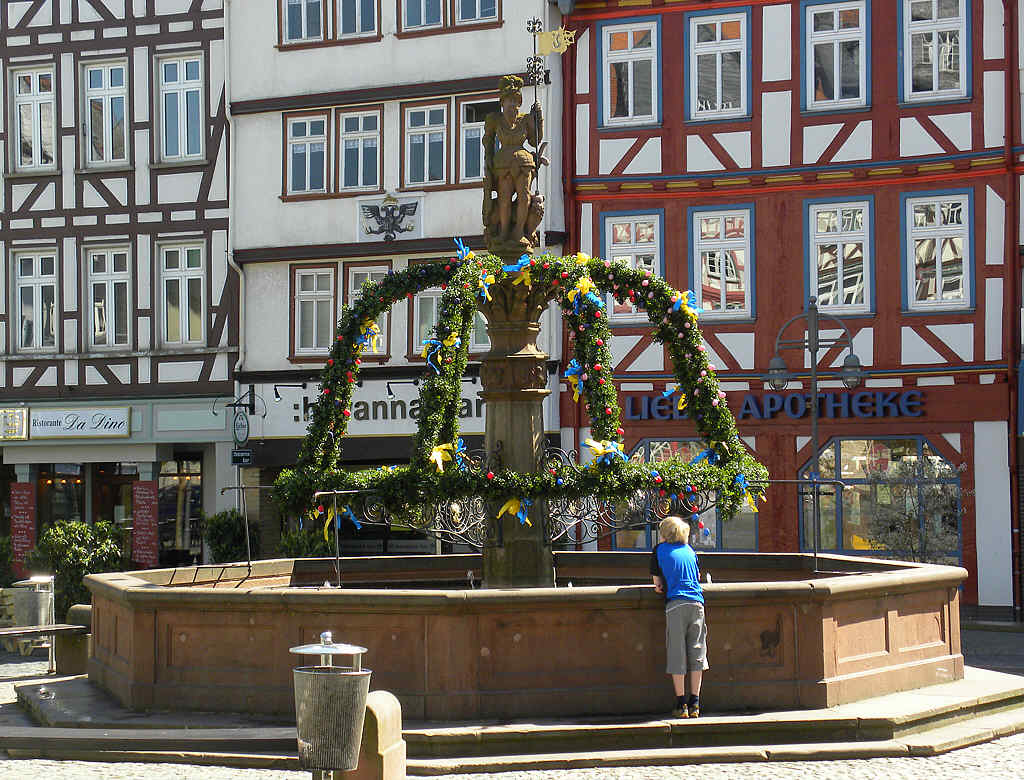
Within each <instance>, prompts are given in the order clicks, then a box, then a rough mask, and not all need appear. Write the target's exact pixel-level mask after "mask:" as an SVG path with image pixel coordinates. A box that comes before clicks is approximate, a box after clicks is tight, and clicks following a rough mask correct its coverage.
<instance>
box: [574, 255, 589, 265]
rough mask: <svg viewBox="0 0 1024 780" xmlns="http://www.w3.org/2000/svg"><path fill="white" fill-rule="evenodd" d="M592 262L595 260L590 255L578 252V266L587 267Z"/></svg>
mask: <svg viewBox="0 0 1024 780" xmlns="http://www.w3.org/2000/svg"><path fill="white" fill-rule="evenodd" d="M591 260H593V258H592V257H591V256H590V255H588V254H587V253H586V252H577V253H576V263H577V264H578V265H586V264H587V263H589V262H590V261H591Z"/></svg>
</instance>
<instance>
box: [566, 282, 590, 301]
mask: <svg viewBox="0 0 1024 780" xmlns="http://www.w3.org/2000/svg"><path fill="white" fill-rule="evenodd" d="M596 287H597V286H596V285H595V284H594V282H593V281H592V280H591V278H590V277H589V276H581V277H580V280H579V281H578V282H577V283H576V287H574V288H573V289H572V290H569V292H568V293H566V296H565V297H566V298H568V299H569V303H572V302H573V301H574V300H575V299H576V296H577V295H586V294H587V293H588V292H590V291H591V290H594V289H596Z"/></svg>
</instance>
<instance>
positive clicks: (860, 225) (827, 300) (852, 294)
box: [809, 202, 872, 313]
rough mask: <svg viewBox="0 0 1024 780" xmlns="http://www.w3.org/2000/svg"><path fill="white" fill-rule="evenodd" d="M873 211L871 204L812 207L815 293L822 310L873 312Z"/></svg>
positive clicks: (832, 204)
mask: <svg viewBox="0 0 1024 780" xmlns="http://www.w3.org/2000/svg"><path fill="white" fill-rule="evenodd" d="M870 223H871V209H870V204H869V203H867V202H853V203H825V204H820V205H812V206H810V207H809V225H810V232H811V263H810V272H811V290H813V293H812V294H813V295H816V296H817V298H818V307H819V308H822V309H828V310H830V311H844V312H849V313H863V312H868V311H870V310H871V306H872V301H871V300H870V286H869V285H868V284H867V281H868V279H869V277H870V273H871V266H870V262H871V252H870V240H869V239H870V237H869V231H870V229H871V224H870Z"/></svg>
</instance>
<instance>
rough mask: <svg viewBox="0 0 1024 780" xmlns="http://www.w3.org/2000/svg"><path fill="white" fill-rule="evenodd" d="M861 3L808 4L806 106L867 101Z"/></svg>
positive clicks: (847, 105) (854, 104) (850, 105)
mask: <svg viewBox="0 0 1024 780" xmlns="http://www.w3.org/2000/svg"><path fill="white" fill-rule="evenodd" d="M864 17H865V6H864V2H863V1H861V2H855V3H828V4H822V5H809V6H807V18H806V19H805V20H804V23H805V25H806V27H805V30H806V36H805V41H806V45H807V56H806V61H807V74H806V79H807V80H806V82H805V87H804V88H805V90H806V100H807V108H810V109H819V108H854V107H857V106H863V105H865V104H866V95H867V70H866V68H867V61H868V55H867V39H866V36H865V34H864V31H865V29H866V24H865V19H864Z"/></svg>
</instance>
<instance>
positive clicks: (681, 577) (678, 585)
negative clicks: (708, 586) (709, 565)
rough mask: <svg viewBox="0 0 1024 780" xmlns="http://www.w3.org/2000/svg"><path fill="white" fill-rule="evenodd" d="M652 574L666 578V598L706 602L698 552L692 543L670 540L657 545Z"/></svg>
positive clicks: (652, 562) (653, 554)
mask: <svg viewBox="0 0 1024 780" xmlns="http://www.w3.org/2000/svg"><path fill="white" fill-rule="evenodd" d="M655 567H657V570H655ZM651 574H656V575H660V576H661V578H662V579H663V580H665V598H666V599H667V600H668V601H673V600H681V601H699V602H700V603H701V604H703V603H704V593H703V592H702V591H701V589H700V569H699V568H698V566H697V553H695V552H694V551H693V548H692V547H690V545H688V544H673V543H669V542H661V543H659V544H658V545H656V546H655V548H654V551H653V552H652V553H651Z"/></svg>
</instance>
